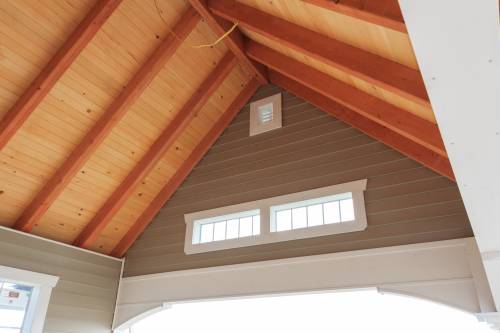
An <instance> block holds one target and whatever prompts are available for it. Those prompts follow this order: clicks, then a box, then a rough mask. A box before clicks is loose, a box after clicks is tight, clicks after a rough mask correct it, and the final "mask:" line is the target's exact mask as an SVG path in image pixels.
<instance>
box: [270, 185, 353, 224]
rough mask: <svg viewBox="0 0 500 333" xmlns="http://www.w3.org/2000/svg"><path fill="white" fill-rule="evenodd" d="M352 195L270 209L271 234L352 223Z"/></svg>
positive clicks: (312, 200) (300, 202) (349, 193)
mask: <svg viewBox="0 0 500 333" xmlns="http://www.w3.org/2000/svg"><path fill="white" fill-rule="evenodd" d="M354 219H355V218H354V205H353V200H352V193H351V192H347V193H342V194H338V195H333V196H327V197H322V198H317V199H311V200H305V201H299V202H294V203H290V204H285V205H280V206H273V207H271V222H272V223H271V232H280V231H288V230H295V229H301V228H310V227H316V226H320V225H325V224H333V223H341V222H347V221H353V220H354Z"/></svg>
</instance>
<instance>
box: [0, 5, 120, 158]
mask: <svg viewBox="0 0 500 333" xmlns="http://www.w3.org/2000/svg"><path fill="white" fill-rule="evenodd" d="M120 3H121V0H102V1H97V3H96V4H95V6H94V7H93V8H92V9H91V10H90V12H89V13H88V14H87V16H86V17H85V18H84V19H83V21H82V22H80V24H79V25H78V27H77V28H76V29H75V30H74V31H73V32H72V33H71V35H70V36H69V38H68V39H67V40H66V42H65V43H64V44H63V46H62V47H61V48H60V49H59V50H58V51H57V53H56V54H55V55H54V57H53V58H52V59H51V60H50V61H49V63H48V64H47V65H46V66H45V68H44V69H43V70H42V71H41V72H40V74H38V76H37V77H36V78H35V80H34V81H33V82H32V83H31V84H30V86H29V87H28V89H27V90H26V91H25V92H24V93H23V94H22V95H21V97H19V99H18V100H17V101H16V103H15V104H14V105H13V106H12V108H11V109H10V110H9V111H8V112H7V113H6V114H5V116H4V117H3V118H2V120H1V121H0V150H2V149H3V148H4V147H5V145H6V144H7V143H8V142H9V141H10V139H11V138H12V137H13V136H14V135H15V134H16V132H17V131H18V130H19V129H20V128H21V126H22V125H23V124H24V122H25V121H26V119H28V117H29V116H30V115H31V113H32V112H33V111H34V110H35V109H36V107H37V106H38V105H39V104H40V102H41V101H42V100H43V99H44V97H45V96H47V94H48V93H49V91H50V90H51V89H52V87H53V86H54V85H55V84H56V83H57V81H58V80H59V79H60V78H61V76H62V75H63V74H64V72H66V70H67V69H68V68H69V66H71V64H72V63H73V61H75V59H76V58H77V57H78V56H79V55H80V53H81V52H82V50H83V49H84V48H85V46H87V44H88V43H89V42H90V41H91V40H92V38H94V36H95V35H96V33H97V32H98V31H99V29H100V28H101V26H102V25H103V24H104V22H106V20H107V19H108V18H109V17H110V16H111V14H112V13H113V12H114V11H115V9H116V8H117V7H118V5H119V4H120Z"/></svg>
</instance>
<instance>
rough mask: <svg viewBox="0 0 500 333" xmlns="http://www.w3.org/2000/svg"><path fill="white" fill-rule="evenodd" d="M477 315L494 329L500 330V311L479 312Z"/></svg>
mask: <svg viewBox="0 0 500 333" xmlns="http://www.w3.org/2000/svg"><path fill="white" fill-rule="evenodd" d="M476 317H477V319H478V320H479V321H482V322H485V323H487V324H488V325H489V326H490V327H491V328H492V329H494V330H495V331H498V332H500V312H490V313H479V314H477V315H476Z"/></svg>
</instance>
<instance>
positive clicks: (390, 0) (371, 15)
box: [302, 0, 407, 33]
mask: <svg viewBox="0 0 500 333" xmlns="http://www.w3.org/2000/svg"><path fill="white" fill-rule="evenodd" d="M302 1H304V2H307V3H310V4H313V5H316V6H318V7H322V8H325V9H329V10H331V11H334V12H337V13H339V14H343V15H348V16H351V17H354V18H356V19H359V20H363V21H366V22H370V23H373V24H376V25H380V26H383V27H386V28H389V29H392V30H396V31H399V32H403V33H407V31H406V25H405V22H404V19H403V14H402V13H401V9H400V8H399V3H398V1H397V0H375V1H374V0H337V1H332V0H302Z"/></svg>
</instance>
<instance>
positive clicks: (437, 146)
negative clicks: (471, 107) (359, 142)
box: [247, 41, 446, 156]
mask: <svg viewBox="0 0 500 333" xmlns="http://www.w3.org/2000/svg"><path fill="white" fill-rule="evenodd" d="M247 44H248V45H247V53H248V54H249V56H250V57H252V58H253V59H255V60H257V61H259V62H261V63H263V64H265V65H266V66H268V67H269V68H272V69H273V70H275V71H277V72H279V73H281V74H283V75H286V76H288V77H290V78H292V79H294V80H296V81H298V82H300V83H301V84H303V85H305V86H307V87H309V88H310V89H313V90H315V91H316V92H318V93H321V94H323V95H324V96H327V97H328V98H330V99H332V100H334V101H336V102H338V103H340V104H342V105H344V106H346V107H348V108H350V109H352V110H354V111H356V112H358V113H360V114H361V115H363V116H364V117H367V118H369V119H371V120H373V121H375V122H377V123H379V124H381V125H383V126H385V127H387V128H389V129H391V130H393V131H395V132H396V133H398V134H400V135H402V136H404V137H406V138H408V139H410V140H412V141H414V142H416V143H418V144H420V145H422V146H424V147H426V148H428V149H430V150H432V151H434V152H436V153H437V154H439V155H441V156H446V151H445V148H444V144H443V141H442V139H441V134H440V133H439V129H438V127H437V125H435V124H433V123H431V122H429V121H427V120H425V119H422V118H420V117H417V116H415V115H413V114H411V113H408V112H405V111H404V110H401V109H398V108H396V107H394V106H393V105H391V104H388V103H385V102H384V101H382V100H380V99H377V98H375V97H373V96H371V95H369V94H366V93H364V92H362V91H359V90H357V89H355V88H353V87H351V86H349V85H347V84H345V83H343V82H341V81H338V80H335V79H333V78H331V77H330V76H328V75H326V74H324V73H323V72H320V71H318V70H315V69H314V68H311V67H309V66H307V65H305V64H303V63H301V62H299V61H296V60H294V59H292V58H289V57H286V56H284V55H282V54H280V53H278V52H276V51H274V50H272V49H269V48H267V47H266V46H263V45H261V44H258V43H255V42H253V41H250V42H248V43H247Z"/></svg>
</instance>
